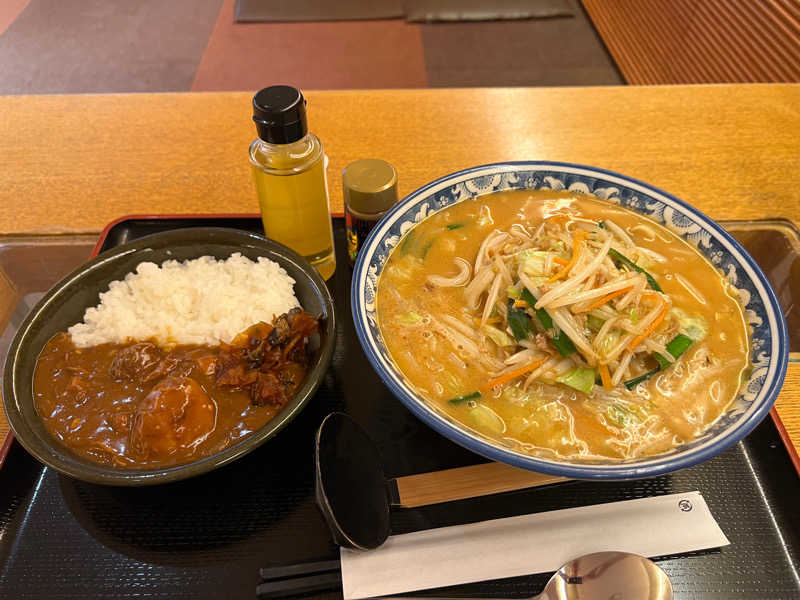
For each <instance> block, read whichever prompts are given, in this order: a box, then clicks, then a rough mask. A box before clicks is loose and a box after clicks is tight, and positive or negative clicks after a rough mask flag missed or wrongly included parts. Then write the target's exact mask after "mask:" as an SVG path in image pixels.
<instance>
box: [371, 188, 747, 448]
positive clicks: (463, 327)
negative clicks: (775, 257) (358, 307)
mask: <svg viewBox="0 0 800 600" xmlns="http://www.w3.org/2000/svg"><path fill="white" fill-rule="evenodd" d="M584 273H586V274H588V275H586V276H585V277H584V276H582V275H583V274H584ZM537 307H538V308H537ZM377 314H378V323H379V327H380V329H381V333H382V335H383V338H384V340H385V343H386V345H387V347H388V349H389V351H390V354H391V356H392V358H393V360H394V362H395V363H396V365H397V367H398V368H399V370H400V371H401V372H402V373H403V375H404V376H405V378H406V380H407V382H408V383H409V384H410V385H411V386H412V387H413V388H414V389H415V390H416V391H417V392H418V393H419V394H420V395H421V396H422V397H423V398H425V400H427V401H428V402H430V403H432V404H433V405H435V407H436V408H438V409H439V410H440V411H443V412H444V413H446V414H447V415H450V416H451V417H452V418H454V419H456V420H457V421H459V422H461V423H462V424H463V425H464V426H466V427H468V428H470V429H472V430H475V431H477V432H479V433H480V434H483V435H484V436H488V437H490V438H493V439H497V440H500V441H501V443H505V444H507V445H511V446H512V447H513V448H515V449H517V450H521V451H525V452H528V453H531V454H536V455H542V456H547V457H551V458H552V457H557V458H562V459H569V460H589V461H591V460H598V459H602V458H615V459H628V458H634V457H638V456H644V455H652V454H658V453H661V452H665V451H667V450H669V449H671V448H673V447H675V446H677V445H680V444H682V443H685V442H687V441H689V440H691V439H692V438H694V437H696V436H697V435H699V434H701V433H702V432H703V431H704V430H705V429H707V428H708V426H709V425H710V424H712V423H713V422H714V421H715V420H716V419H717V418H718V417H719V416H720V415H721V414H723V413H724V412H725V410H726V409H727V407H728V406H729V405H730V404H731V402H732V400H733V399H734V398H735V396H736V394H737V391H738V389H739V386H740V382H741V381H742V376H743V374H744V372H745V371H746V369H748V367H749V365H748V347H749V346H748V344H749V342H748V334H747V328H746V325H745V322H744V318H743V313H742V308H741V306H740V304H739V302H738V300H737V299H736V294H735V290H733V289H732V288H731V286H730V285H729V284H728V282H727V280H726V279H724V278H723V277H722V276H721V274H720V273H719V272H717V270H716V269H715V268H714V267H713V266H712V265H711V264H710V263H709V262H707V261H706V259H705V258H704V257H703V256H701V255H700V254H699V253H698V251H697V250H695V249H694V248H692V247H690V246H689V245H688V244H687V243H685V242H684V241H683V240H682V239H680V238H679V237H677V236H676V235H675V234H673V233H672V232H670V231H668V230H667V229H665V228H664V227H662V226H660V225H658V224H656V223H654V222H653V221H651V220H649V219H647V218H645V217H643V216H640V215H638V214H636V213H633V212H631V211H629V210H627V209H624V208H621V207H619V206H617V205H614V204H612V203H610V202H608V201H604V200H600V199H597V198H594V197H592V196H586V195H577V196H574V195H570V194H568V193H561V192H550V191H507V192H500V193H496V194H491V195H487V196H482V197H478V198H476V199H472V200H467V201H464V202H461V203H458V204H456V205H454V206H451V207H449V208H447V209H444V210H442V211H440V212H438V213H436V214H434V215H432V216H431V217H429V218H427V219H425V220H424V221H423V222H421V223H420V224H418V225H416V226H415V227H414V228H413V229H411V230H410V231H409V232H408V233H407V234H406V235H405V236H404V238H403V239H402V240H401V241H400V242H399V243H398V244H397V246H396V247H395V249H394V250H393V252H392V254H391V256H390V258H389V259H388V261H387V263H386V265H385V267H384V269H383V272H382V274H381V276H380V279H379V284H378V294H377ZM673 353H674V354H676V355H677V356H673Z"/></svg>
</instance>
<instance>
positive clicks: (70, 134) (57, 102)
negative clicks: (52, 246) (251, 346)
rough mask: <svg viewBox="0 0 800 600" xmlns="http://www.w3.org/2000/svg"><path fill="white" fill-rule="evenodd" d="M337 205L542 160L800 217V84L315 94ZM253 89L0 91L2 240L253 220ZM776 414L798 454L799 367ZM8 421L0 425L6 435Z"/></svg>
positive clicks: (712, 207) (732, 212)
mask: <svg viewBox="0 0 800 600" xmlns="http://www.w3.org/2000/svg"><path fill="white" fill-rule="evenodd" d="M307 97H308V116H309V123H310V127H311V130H312V131H314V132H315V133H317V134H318V135H319V136H320V138H321V139H322V141H323V142H324V144H325V147H326V151H327V154H328V156H329V157H330V168H329V170H328V176H329V184H330V190H331V207H332V210H334V211H336V212H339V211H341V208H342V194H341V171H342V169H343V168H344V167H345V166H346V165H347V164H348V163H349V162H350V161H353V160H356V159H358V158H366V157H380V158H384V159H386V160H388V161H390V162H392V163H393V164H394V165H395V166H396V167H397V169H398V172H399V175H400V184H399V187H400V193H401V194H403V195H404V194H407V193H409V192H411V191H412V190H413V189H415V188H416V187H418V186H420V185H423V184H424V183H427V182H429V181H431V180H432V179H434V178H436V177H439V176H441V175H445V174H447V173H449V172H452V171H454V170H457V169H462V168H465V167H469V166H474V165H479V164H484V163H490V162H496V161H504V160H526V159H547V160H557V161H567V162H577V163H584V164H589V165H594V166H597V167H603V168H607V169H611V170H614V171H619V172H621V173H624V174H626V175H630V176H633V177H636V178H638V179H641V180H644V181H647V182H649V183H652V184H653V185H656V186H658V187H661V188H662V189H665V190H667V191H668V192H671V193H673V194H676V195H677V196H679V197H680V198H682V199H684V200H686V201H687V202H689V203H691V204H693V205H695V206H697V207H698V208H700V209H701V210H702V211H704V212H706V213H707V214H709V215H710V216H711V217H713V218H716V219H751V218H764V217H785V218H788V219H791V220H793V221H795V223H798V222H800V194H798V193H797V190H798V189H800V151H798V148H800V145H799V142H798V140H800V85H798V84H773V85H714V86H653V87H605V88H513V89H502V88H498V89H425V90H392V91H388V90H379V91H336V92H333V91H318V92H308V93H307ZM250 99H251V94H250V93H246V92H242V93H238V92H236V93H190V94H130V95H74V96H57V95H54V96H6V97H0V234H3V233H5V234H22V233H67V232H70V233H74V232H99V231H100V230H101V229H102V228H103V227H104V226H105V224H106V223H108V222H109V221H111V220H113V219H116V218H118V217H120V216H122V215H125V214H131V213H139V214H142V213H151V214H157V213H210V212H220V213H239V212H256V211H257V203H256V197H255V191H254V187H253V183H252V180H251V175H250V167H249V164H248V156H247V148H248V145H249V143H250V141H251V140H252V139H253V137H254V135H255V130H254V127H253V123H252V121H251V120H250V116H251V112H250V110H251V109H250ZM778 411H779V413H780V415H781V417H782V419H783V421H784V423H785V425H786V429H787V430H788V432H789V434H790V435H791V437H792V439H793V441H794V443H795V445H796V446H798V447H800V373H799V372H798V369H797V365H793V367H792V371H791V373H790V376H789V377H788V378H787V384H786V386H785V388H784V392H783V393H782V395H781V397H780V399H779V401H778ZM3 427H4V424H3V422H0V438H1V437H2V428H3Z"/></svg>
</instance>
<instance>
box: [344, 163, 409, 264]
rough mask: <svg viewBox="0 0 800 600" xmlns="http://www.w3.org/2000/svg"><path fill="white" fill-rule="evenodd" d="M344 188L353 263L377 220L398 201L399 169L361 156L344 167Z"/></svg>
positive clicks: (348, 245) (349, 251)
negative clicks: (396, 169)
mask: <svg viewBox="0 0 800 600" xmlns="http://www.w3.org/2000/svg"><path fill="white" fill-rule="evenodd" d="M342 191H343V194H344V213H345V220H346V223H347V257H348V258H349V260H350V266H352V265H353V263H354V262H355V260H356V255H357V254H358V251H359V250H360V249H361V246H362V244H363V243H364V240H366V239H367V236H368V235H369V232H370V231H371V230H372V228H373V227H374V226H375V223H377V222H378V219H380V218H381V217H382V216H383V215H384V214H386V211H388V210H389V209H390V208H391V207H392V206H393V205H394V204H395V203H396V202H397V171H395V168H394V167H393V166H392V165H390V164H389V163H388V162H386V161H385V160H380V159H378V158H364V159H361V160H357V161H355V162H352V163H350V164H349V165H347V167H345V169H344V171H342Z"/></svg>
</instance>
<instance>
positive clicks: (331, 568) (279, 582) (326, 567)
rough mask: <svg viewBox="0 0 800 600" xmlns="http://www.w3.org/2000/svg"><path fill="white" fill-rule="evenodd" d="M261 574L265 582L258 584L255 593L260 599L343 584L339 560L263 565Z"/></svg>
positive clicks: (328, 588)
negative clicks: (272, 565)
mask: <svg viewBox="0 0 800 600" xmlns="http://www.w3.org/2000/svg"><path fill="white" fill-rule="evenodd" d="M259 574H260V575H261V579H262V582H261V583H260V584H259V585H258V586H257V587H256V596H257V597H258V598H261V599H266V598H283V597H284V596H296V595H299V594H307V593H309V592H318V591H321V590H333V589H337V588H339V587H341V585H342V575H341V572H340V570H339V561H338V560H321V561H316V562H307V563H296V564H293V565H278V566H274V567H262V568H261V569H260V570H259Z"/></svg>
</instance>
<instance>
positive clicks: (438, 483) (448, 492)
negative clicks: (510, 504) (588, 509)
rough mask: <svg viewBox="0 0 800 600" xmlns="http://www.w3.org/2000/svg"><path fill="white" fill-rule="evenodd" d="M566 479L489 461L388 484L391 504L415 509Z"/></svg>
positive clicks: (403, 478)
mask: <svg viewBox="0 0 800 600" xmlns="http://www.w3.org/2000/svg"><path fill="white" fill-rule="evenodd" d="M563 481H569V479H567V478H565V477H556V476H555V475H545V474H543V473H534V472H533V471H527V470H525V469H518V468H516V467H511V466H509V465H506V464H503V463H498V462H490V463H485V464H480V465H472V466H469V467H459V468H457V469H445V470H443V471H433V472H430V473H420V474H418V475H407V476H406V477H398V478H397V479H390V480H389V481H388V486H389V499H390V501H391V503H392V505H394V506H404V507H406V508H414V507H417V506H427V505H428V504H437V503H439V502H451V501H453V500H463V499H464V498H475V497H477V496H485V495H489V494H499V493H501V492H511V491H514V490H523V489H526V488H531V487H538V486H541V485H550V484H552V483H561V482H563Z"/></svg>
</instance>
